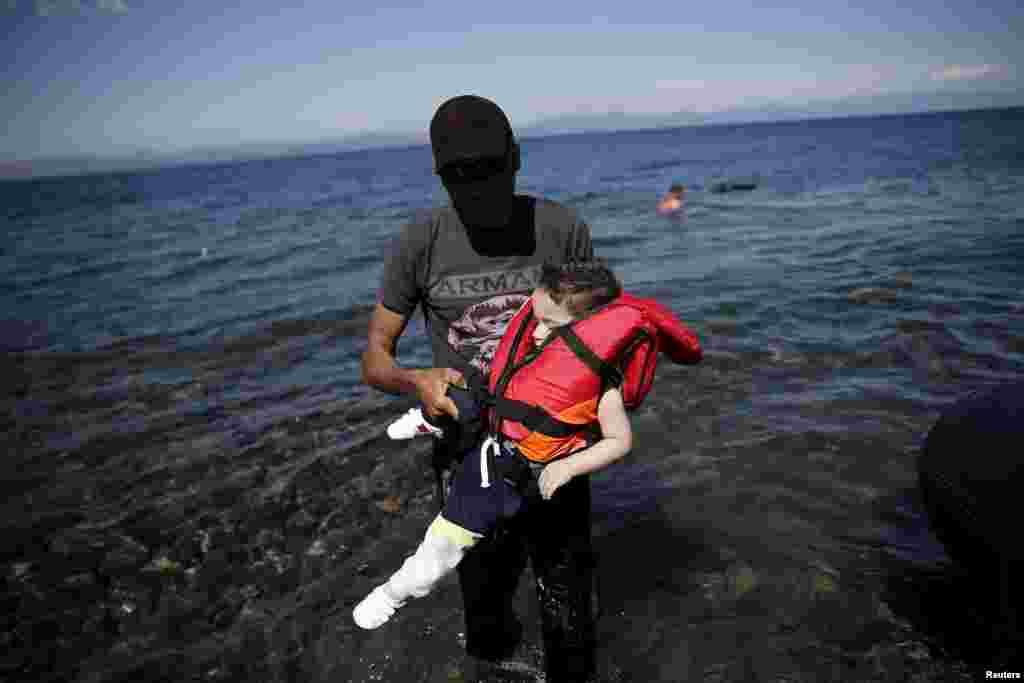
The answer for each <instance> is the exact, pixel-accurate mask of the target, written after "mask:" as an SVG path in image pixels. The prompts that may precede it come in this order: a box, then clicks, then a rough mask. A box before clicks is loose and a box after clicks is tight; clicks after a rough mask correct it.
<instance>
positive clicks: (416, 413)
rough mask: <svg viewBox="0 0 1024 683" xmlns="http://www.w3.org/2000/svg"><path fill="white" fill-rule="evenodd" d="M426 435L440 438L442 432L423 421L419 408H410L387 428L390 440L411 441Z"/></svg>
mask: <svg viewBox="0 0 1024 683" xmlns="http://www.w3.org/2000/svg"><path fill="white" fill-rule="evenodd" d="M427 434H429V435H430V436H433V437H437V438H440V436H441V435H442V434H444V432H443V431H442V430H441V429H438V428H437V427H435V426H434V425H432V424H430V423H429V422H427V421H426V420H425V419H423V411H422V410H420V409H419V408H410V409H409V411H408V412H406V413H405V415H403V416H402V417H400V418H398V419H397V420H395V421H394V422H392V423H391V424H390V425H389V426H388V436H389V437H391V438H392V439H411V438H413V437H414V436H420V435H427Z"/></svg>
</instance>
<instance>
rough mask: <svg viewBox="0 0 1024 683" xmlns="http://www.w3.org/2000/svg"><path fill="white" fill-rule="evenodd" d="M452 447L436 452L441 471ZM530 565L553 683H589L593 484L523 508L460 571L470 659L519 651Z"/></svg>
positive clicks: (570, 487) (574, 484) (569, 487)
mask: <svg viewBox="0 0 1024 683" xmlns="http://www.w3.org/2000/svg"><path fill="white" fill-rule="evenodd" d="M445 441H447V440H445ZM445 441H442V442H439V443H438V444H437V448H436V449H435V465H437V464H438V461H439V460H440V461H443V460H444V459H445V458H446V457H447V456H446V453H448V452H450V451H449V450H448V448H446V443H445ZM451 445H454V444H451ZM449 447H450V446H449ZM527 558H529V559H530V562H531V564H532V567H533V573H534V576H535V579H536V589H537V598H538V603H539V605H540V612H541V630H542V633H543V639H544V659H545V669H546V674H547V680H548V681H549V683H576V682H578V681H579V682H582V681H585V680H587V677H588V676H589V675H590V674H591V673H592V672H593V669H594V620H593V615H592V611H591V588H592V585H593V579H592V575H593V552H592V545H591V535H590V477H589V476H583V477H576V478H574V479H573V480H572V481H570V482H569V483H568V484H566V485H564V486H563V487H562V488H560V489H559V490H558V491H557V492H555V495H554V496H552V497H551V499H550V500H548V501H542V502H540V503H539V504H536V505H530V506H526V507H524V509H523V512H522V513H521V514H519V515H517V516H516V517H515V518H513V519H511V520H508V521H507V522H505V523H503V524H502V525H501V526H500V527H499V529H498V531H497V533H495V534H492V535H490V536H488V537H486V538H484V539H483V540H482V541H481V542H480V543H479V544H477V545H476V546H475V547H474V548H473V549H472V550H471V551H470V552H469V553H467V554H466V557H465V558H464V559H463V560H462V562H461V563H460V564H459V567H458V572H459V583H460V585H461V587H462V599H463V604H464V608H465V614H466V652H467V653H468V654H469V655H470V656H471V657H475V658H478V659H482V660H490V661H498V660H501V659H504V658H506V657H508V656H509V655H510V654H511V653H512V651H513V650H514V649H515V648H516V646H517V644H518V643H519V640H520V638H521V635H522V625H521V624H520V622H519V620H518V619H517V618H516V616H515V614H514V610H513V597H514V595H515V591H516V586H517V584H518V582H519V577H520V575H521V574H522V572H523V570H524V569H525V567H526V560H527Z"/></svg>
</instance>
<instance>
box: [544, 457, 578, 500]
mask: <svg viewBox="0 0 1024 683" xmlns="http://www.w3.org/2000/svg"><path fill="white" fill-rule="evenodd" d="M574 476H576V471H575V469H574V468H573V466H572V463H570V462H569V460H568V458H566V459H564V460H556V461H554V462H553V463H551V464H550V465H548V466H547V467H545V468H544V469H542V470H541V471H540V479H538V480H537V483H538V484H539V485H540V495H541V497H543V498H544V500H551V496H553V495H555V491H557V490H558V489H560V488H561V487H562V486H564V485H565V484H568V483H569V481H570V480H571V479H572V478H573V477H574Z"/></svg>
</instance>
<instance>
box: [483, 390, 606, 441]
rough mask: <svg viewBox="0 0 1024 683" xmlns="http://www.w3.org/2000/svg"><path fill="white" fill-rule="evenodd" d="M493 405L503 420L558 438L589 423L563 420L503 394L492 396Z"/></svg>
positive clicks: (564, 436)
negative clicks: (573, 422) (574, 422)
mask: <svg viewBox="0 0 1024 683" xmlns="http://www.w3.org/2000/svg"><path fill="white" fill-rule="evenodd" d="M493 406H494V412H495V413H496V415H497V416H498V417H499V418H501V419H503V420H512V421H513V422H518V423H520V424H522V425H523V426H525V427H526V428H527V429H529V430H530V431H531V432H540V433H541V434H546V435H547V436H552V437H555V438H560V439H562V438H566V437H569V436H573V435H574V434H578V433H579V432H581V431H583V430H584V429H587V427H589V426H590V424H591V423H587V424H572V423H571V422H563V421H562V420H559V419H558V418H557V417H554V416H553V415H549V414H548V413H546V412H545V411H544V409H543V408H540V407H538V406H535V405H531V404H529V403H525V402H523V401H517V400H515V399H511V398H505V397H504V396H501V397H495V398H493Z"/></svg>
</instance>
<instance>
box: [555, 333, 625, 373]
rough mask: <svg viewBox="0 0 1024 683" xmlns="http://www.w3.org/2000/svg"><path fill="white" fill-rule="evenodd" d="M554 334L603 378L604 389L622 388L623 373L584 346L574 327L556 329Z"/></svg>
mask: <svg viewBox="0 0 1024 683" xmlns="http://www.w3.org/2000/svg"><path fill="white" fill-rule="evenodd" d="M552 333H553V334H556V335H557V336H559V337H561V338H562V340H563V341H564V342H565V344H566V346H568V347H569V349H570V350H572V352H573V353H575V354H576V357H577V358H579V359H580V360H581V361H583V362H584V363H585V364H586V365H587V367H589V368H590V369H591V370H593V371H594V373H595V374H596V375H597V376H598V377H600V378H601V386H602V387H620V386H622V372H621V371H620V370H619V369H618V368H617V367H615V366H614V365H612V364H611V363H608V362H606V361H604V360H602V359H601V357H600V356H598V355H597V354H596V353H594V352H593V351H592V350H591V349H590V347H589V346H587V345H586V344H584V343H583V340H582V339H580V338H579V335H577V334H576V332H574V331H573V329H572V325H562V326H560V327H556V328H555V329H553V330H552Z"/></svg>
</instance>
